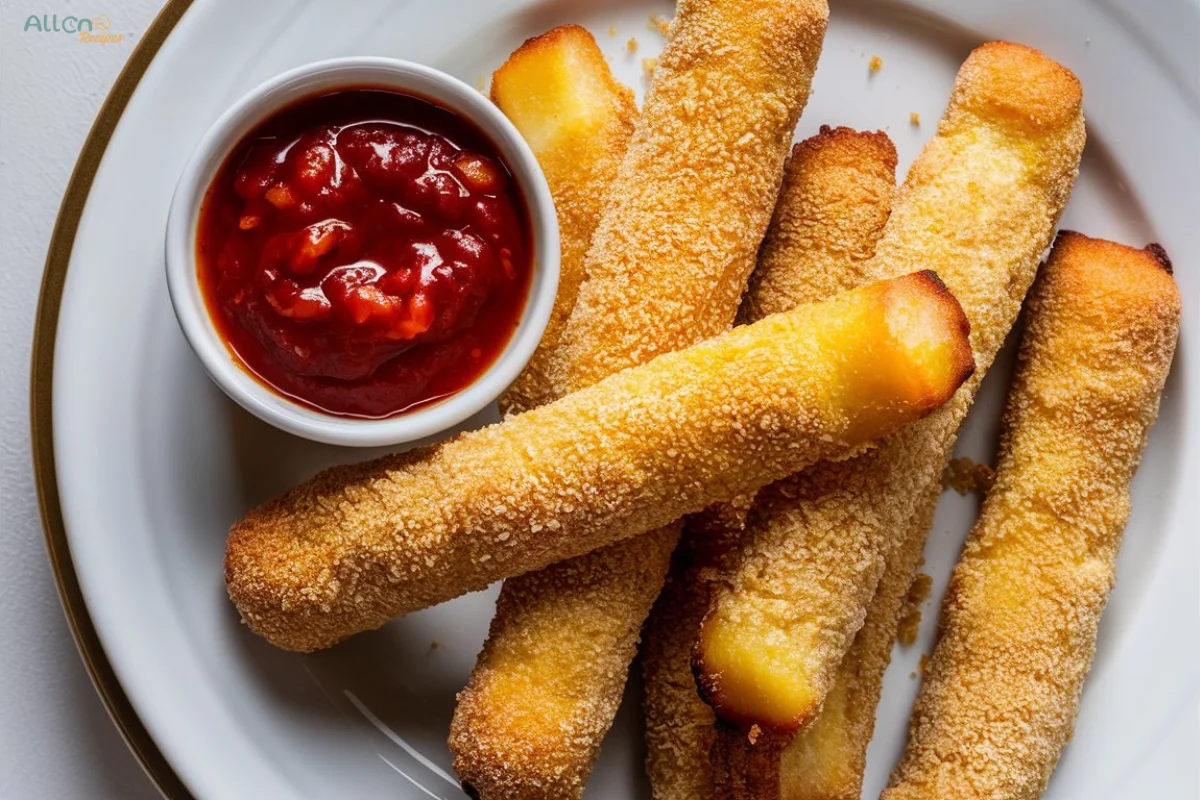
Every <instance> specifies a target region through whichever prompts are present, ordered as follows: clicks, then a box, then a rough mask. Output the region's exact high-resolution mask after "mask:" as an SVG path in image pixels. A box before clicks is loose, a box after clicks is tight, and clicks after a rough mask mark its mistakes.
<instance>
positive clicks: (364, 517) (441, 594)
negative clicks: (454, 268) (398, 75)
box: [225, 272, 974, 651]
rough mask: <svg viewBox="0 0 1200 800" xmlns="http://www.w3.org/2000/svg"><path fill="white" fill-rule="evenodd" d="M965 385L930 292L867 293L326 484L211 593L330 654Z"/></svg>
mask: <svg viewBox="0 0 1200 800" xmlns="http://www.w3.org/2000/svg"><path fill="white" fill-rule="evenodd" d="M973 367H974V365H973V362H972V360H971V354H970V345H969V343H968V335H967V323H966V320H965V318H964V317H963V315H962V310H961V308H960V307H959V305H958V303H957V301H955V299H954V297H953V296H952V295H951V294H950V293H949V292H947V291H946V290H945V287H944V286H942V284H941V282H940V281H939V280H938V279H937V276H936V275H934V274H933V273H931V272H922V273H915V274H913V275H908V276H904V277H903V278H898V279H895V280H892V281H884V282H880V283H876V284H872V285H871V286H867V287H863V288H861V289H856V290H854V291H850V292H845V293H843V294H841V295H838V296H837V297H835V298H833V299H831V300H828V301H826V302H824V303H816V304H811V305H806V306H801V307H800V308H797V309H795V310H794V311H791V312H789V313H787V314H776V315H774V316H771V317H768V318H767V319H764V320H762V321H761V322H758V323H756V324H754V325H746V326H742V327H740V328H736V329H734V330H732V331H730V332H728V333H725V334H722V335H721V336H719V337H716V338H714V339H710V340H708V341H707V342H702V343H700V344H698V345H695V346H693V347H690V348H688V349H686V350H681V351H678V352H675V353H667V354H665V355H662V356H659V357H658V358H656V359H654V360H653V361H651V362H650V363H648V364H644V365H642V366H640V367H631V368H630V369H628V370H624V371H622V372H620V373H617V374H616V375H613V376H612V377H610V378H607V379H605V380H603V381H601V382H599V383H597V384H594V385H593V386H591V387H589V388H587V389H583V390H581V391H579V392H575V393H574V394H571V395H568V396H567V397H564V398H563V399H562V400H559V401H557V402H555V403H551V404H550V405H546V406H542V407H541V408H536V409H534V410H532V411H528V412H526V413H524V414H520V415H517V416H515V417H510V418H509V419H507V420H506V421H504V422H502V423H499V424H496V425H492V426H491V427H488V428H484V429H482V430H478V431H472V432H470V433H464V434H462V435H460V436H458V437H457V438H455V439H452V440H450V441H447V442H443V443H440V444H437V445H434V446H432V447H426V448H421V449H418V450H414V451H410V452H407V453H401V454H396V455H391V456H385V457H383V458H380V459H376V460H374V461H369V462H366V463H362V464H356V465H350V466H343V467H334V468H332V469H329V470H326V471H325V472H323V473H321V474H319V475H317V476H316V477H315V478H313V479H311V480H309V481H308V482H306V483H304V484H302V485H300V486H299V487H297V488H296V489H293V490H292V491H290V492H288V493H287V494H285V495H283V496H282V497H279V498H276V499H275V500H272V501H270V502H267V503H265V504H263V505H261V506H259V507H258V508H256V509H254V510H253V511H251V512H250V513H249V514H248V515H247V516H246V517H245V518H243V519H242V520H241V521H240V522H238V523H237V524H235V525H234V526H233V528H232V529H231V531H230V534H229V541H228V545H227V550H226V557H225V579H226V583H227V586H228V589H229V593H230V596H231V598H232V599H233V601H234V602H235V604H236V605H237V607H238V610H239V611H241V613H242V617H243V619H245V621H246V622H247V624H249V625H250V627H251V629H253V630H254V631H255V632H257V633H259V634H260V635H262V636H264V637H266V638H267V639H268V640H269V641H271V642H273V643H274V644H276V645H278V646H280V647H283V648H284V649H289V650H301V651H307V650H315V649H319V648H322V647H327V646H329V645H332V644H335V643H336V642H338V641H339V640H341V639H343V638H345V637H346V636H349V635H351V634H354V633H357V632H359V631H364V630H370V629H372V628H377V627H379V626H380V625H382V624H383V623H385V622H387V621H388V620H389V619H391V618H393V617H396V616H399V615H401V614H406V613H408V612H410V611H415V610H418V609H420V608H425V607H427V606H430V605H433V604H435V603H439V602H442V601H444V600H449V599H451V598H453V597H457V596H458V595H461V594H464V593H466V592H470V591H474V590H477V589H482V588H484V587H485V586H487V585H488V584H490V583H492V582H494V581H496V580H498V579H501V578H506V577H510V576H512V575H519V574H522V573H525V572H528V571H530V570H534V569H540V568H542V567H544V566H547V565H548V564H550V563H553V562H555V561H558V560H561V559H564V558H572V557H574V556H578V555H581V554H583V553H585V552H590V551H591V550H595V549H596V548H598V547H603V546H605V545H608V544H612V543H613V542H615V541H619V540H621V539H623V538H629V537H631V536H635V535H637V534H639V533H644V532H646V531H650V530H653V529H655V528H657V527H660V526H662V525H665V524H667V523H668V522H669V521H671V520H674V519H678V518H680V517H682V516H683V515H685V514H689V513H694V512H696V511H700V510H701V509H703V508H705V507H707V506H708V505H710V504H712V503H714V502H727V501H729V500H731V499H733V498H734V497H737V496H738V495H739V494H742V493H745V492H748V491H751V490H752V489H753V488H754V487H756V486H760V485H763V484H765V483H769V482H770V481H772V480H777V479H778V478H780V477H782V476H783V475H787V474H790V473H792V472H794V471H796V470H797V469H800V468H802V467H803V466H805V465H807V464H809V463H812V462H813V461H816V460H819V459H821V458H827V457H830V456H835V455H837V454H838V453H839V452H842V451H845V450H846V449H847V448H849V447H853V446H855V445H857V444H859V443H861V442H866V441H870V440H871V439H874V438H876V437H879V436H882V435H885V434H886V433H890V432H891V431H893V430H895V429H896V428H897V427H899V426H902V425H904V424H906V423H907V422H910V421H912V420H914V419H917V418H919V417H921V416H924V415H925V414H926V413H928V412H929V411H931V410H932V409H934V408H936V407H937V406H938V405H940V404H941V403H943V402H945V401H946V400H947V399H949V398H950V397H951V396H952V395H953V393H954V391H955V390H957V388H958V387H959V385H961V383H962V382H963V381H964V380H965V379H966V378H967V377H968V376H969V375H970V373H971V372H972V370H973Z"/></svg>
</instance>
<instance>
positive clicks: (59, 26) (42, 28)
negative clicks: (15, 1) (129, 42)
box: [25, 14, 124, 44]
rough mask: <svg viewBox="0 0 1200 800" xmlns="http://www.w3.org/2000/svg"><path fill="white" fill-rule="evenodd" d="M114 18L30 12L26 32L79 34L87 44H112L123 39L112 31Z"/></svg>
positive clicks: (104, 15) (80, 38)
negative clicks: (62, 15) (60, 15)
mask: <svg viewBox="0 0 1200 800" xmlns="http://www.w3.org/2000/svg"><path fill="white" fill-rule="evenodd" d="M111 29H112V20H110V19H109V18H108V15H107V14H97V15H96V16H94V17H76V16H74V15H71V16H66V17H62V18H59V16H58V14H42V15H40V16H39V15H37V14H30V15H29V16H28V17H26V18H25V32H26V33H28V32H29V31H36V32H38V33H65V34H68V35H70V36H78V37H79V41H81V42H84V43H86V44H112V43H116V42H120V41H122V40H123V38H124V37H123V36H122V34H119V33H112V32H111Z"/></svg>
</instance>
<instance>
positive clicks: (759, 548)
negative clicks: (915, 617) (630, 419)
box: [694, 42, 1084, 732]
mask: <svg viewBox="0 0 1200 800" xmlns="http://www.w3.org/2000/svg"><path fill="white" fill-rule="evenodd" d="M1081 106H1082V92H1081V89H1080V86H1079V82H1078V80H1077V79H1076V78H1075V76H1074V75H1072V74H1071V73H1070V72H1069V71H1068V70H1067V69H1065V68H1064V67H1062V66H1060V65H1059V64H1057V63H1055V62H1054V61H1051V60H1050V59H1048V58H1046V57H1045V56H1043V55H1042V54H1040V53H1039V52H1037V51H1036V50H1033V49H1030V48H1027V47H1024V46H1021V45H1015V44H1009V43H1003V42H996V43H991V44H986V45H983V46H982V47H980V48H977V49H976V50H975V51H974V52H973V53H972V54H971V56H970V57H969V58H968V59H967V61H966V63H964V64H963V66H962V68H961V69H960V71H959V74H958V78H957V80H956V81H955V87H954V91H953V94H952V96H951V99H950V104H949V106H948V108H947V110H946V113H945V116H944V117H943V119H942V120H941V122H940V124H939V126H938V132H937V135H936V136H935V137H934V138H933V139H932V140H931V141H930V142H929V143H927V144H926V146H925V148H924V149H923V150H922V152H921V155H920V156H919V157H918V159H917V160H916V162H915V163H914V164H913V166H912V168H911V169H910V171H909V174H908V177H907V178H906V180H905V182H904V184H903V186H902V187H901V189H900V191H899V194H898V196H897V200H896V204H895V207H894V209H893V212H892V215H891V217H890V218H889V220H888V223H887V226H886V228H885V230H884V235H883V238H882V239H881V240H880V242H879V245H878V247H877V249H876V253H875V257H874V258H873V259H872V260H871V262H870V263H869V264H868V265H867V270H866V271H867V272H868V274H870V276H871V277H873V278H880V277H886V276H888V275H890V274H895V273H904V272H907V271H909V270H911V269H912V267H913V265H915V264H922V265H927V266H931V267H933V268H935V269H936V270H938V272H939V274H941V275H943V276H944V278H945V280H946V284H947V286H949V287H950V288H951V291H953V293H954V294H955V296H956V297H958V298H959V299H960V300H961V301H962V303H963V308H964V310H965V312H966V314H967V316H968V319H970V321H971V346H972V351H973V353H974V356H975V361H976V364H977V366H978V368H979V369H978V371H977V373H976V374H975V376H973V377H972V378H971V380H969V381H967V382H966V384H964V387H963V388H962V389H960V390H959V392H958V394H957V395H956V396H955V398H954V399H952V400H951V401H950V403H948V404H947V405H946V406H945V407H944V408H942V409H939V410H938V411H937V412H935V413H934V414H932V415H930V417H928V418H927V419H926V420H923V421H922V422H921V423H920V424H918V425H913V426H909V427H908V428H905V429H903V430H901V431H900V432H898V433H897V434H896V435H894V436H892V437H890V438H889V439H887V440H885V441H884V442H881V443H880V444H879V445H878V446H877V447H875V448H874V449H872V450H870V451H868V452H866V453H864V454H862V455H860V456H858V457H856V458H853V459H850V460H848V461H842V462H831V463H828V464H821V465H818V466H817V467H815V468H814V469H810V470H806V471H805V472H804V473H801V474H800V475H797V476H794V477H792V478H790V479H787V480H784V481H782V482H780V483H778V484H776V485H773V486H771V487H768V488H766V489H763V490H762V491H760V493H759V496H758V501H757V502H756V504H755V507H754V510H753V511H752V512H751V516H750V521H749V524H748V526H747V531H746V535H745V536H744V537H743V543H742V546H741V548H740V549H739V554H738V558H737V565H736V567H735V568H734V569H733V570H732V571H731V572H730V574H729V575H728V576H727V579H726V580H723V581H722V582H721V583H720V585H719V586H718V587H716V591H714V599H713V602H712V603H711V605H710V608H709V612H708V614H707V615H706V618H705V622H704V624H703V626H702V629H701V636H700V639H699V642H698V644H697V651H696V654H695V659H694V661H695V666H696V671H697V675H698V678H699V681H700V686H701V688H702V690H703V691H704V693H705V696H706V697H707V699H709V701H710V702H711V703H712V704H713V705H714V707H715V709H716V711H717V714H718V716H720V717H721V718H722V719H724V720H726V721H727V722H729V723H731V724H734V725H737V726H740V727H742V728H743V729H744V730H745V729H749V728H750V726H751V725H755V724H757V725H759V726H761V727H762V728H763V729H765V730H768V731H777V732H787V731H794V730H796V729H797V728H799V727H800V726H802V725H805V724H807V723H808V722H810V721H811V720H812V719H813V718H814V717H815V716H816V714H817V712H818V711H819V709H820V707H821V703H822V702H823V701H824V699H825V695H826V694H827V692H828V691H829V689H830V687H831V686H832V683H833V680H834V676H835V673H836V669H837V666H838V664H839V663H840V662H841V661H842V658H843V656H844V655H845V653H846V651H847V650H848V649H849V647H850V645H851V643H852V642H853V639H854V636H855V634H856V633H857V631H858V629H859V628H860V627H862V624H863V620H864V619H865V617H866V611H867V606H868V604H869V603H870V600H871V598H872V597H873V596H874V593H875V588H876V586H877V584H878V582H879V578H880V576H881V575H882V573H883V569H884V564H885V561H886V559H887V557H888V553H889V552H890V551H891V549H893V548H894V547H895V546H896V543H897V542H898V541H899V539H900V538H901V533H900V532H902V531H904V530H907V529H908V524H909V521H910V520H911V519H912V518H913V516H914V514H916V513H917V510H918V509H917V508H916V505H917V503H918V500H919V498H921V497H923V496H925V489H926V486H927V484H928V483H930V482H933V481H937V480H939V479H940V477H941V474H942V470H943V468H944V466H945V463H946V459H947V458H948V457H949V455H950V453H951V451H952V449H953V443H954V438H955V435H956V432H957V430H958V427H959V425H960V423H961V422H962V419H963V417H964V416H965V415H966V412H967V410H968V408H969V407H970V404H971V400H972V399H973V397H974V393H975V390H976V389H977V388H978V385H979V382H980V381H981V380H982V377H983V374H984V372H986V370H987V368H988V367H989V366H990V365H991V363H992V360H993V359H994V357H995V355H996V352H997V350H998V349H999V347H1000V345H1001V343H1002V342H1003V340H1004V337H1005V335H1006V334H1007V332H1008V330H1009V329H1010V328H1011V327H1012V324H1013V322H1014V321H1015V319H1016V316H1017V312H1018V310H1019V308H1020V304H1021V301H1022V298H1023V297H1024V295H1025V292H1026V290H1027V289H1028V287H1029V285H1030V284H1031V283H1032V281H1033V276H1034V273H1035V270H1036V267H1037V263H1038V260H1039V258H1040V256H1041V253H1042V252H1043V251H1044V250H1045V249H1046V247H1047V246H1048V245H1049V244H1050V240H1051V236H1052V234H1053V231H1054V227H1055V225H1056V224H1057V221H1058V217H1059V215H1060V213H1061V211H1062V209H1063V206H1064V205H1065V204H1066V200H1067V196H1068V194H1069V192H1070V189H1071V186H1072V184H1073V183H1074V179H1075V176H1076V173H1077V171H1078V166H1079V159H1080V156H1081V154H1082V151H1083V143H1084V125H1083V116H1082V112H1081Z"/></svg>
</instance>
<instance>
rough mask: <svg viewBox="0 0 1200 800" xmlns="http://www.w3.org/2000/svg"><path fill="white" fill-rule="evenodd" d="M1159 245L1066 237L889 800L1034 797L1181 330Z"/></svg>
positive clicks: (1091, 648) (1038, 291) (1047, 280)
mask: <svg viewBox="0 0 1200 800" xmlns="http://www.w3.org/2000/svg"><path fill="white" fill-rule="evenodd" d="M1160 253H1161V249H1158V250H1151V249H1149V248H1148V249H1146V250H1135V249H1133V248H1130V247H1124V246H1122V245H1118V244H1114V243H1112V242H1105V241H1100V240H1095V239H1089V238H1087V237H1085V236H1082V235H1079V234H1073V233H1067V234H1063V235H1062V236H1061V237H1060V238H1059V241H1058V243H1057V245H1056V246H1055V248H1054V251H1053V253H1052V254H1051V256H1050V260H1049V261H1048V262H1047V264H1046V266H1045V267H1044V268H1043V269H1042V273H1041V275H1040V276H1039V278H1038V282H1037V284H1036V286H1035V287H1034V290H1033V292H1032V295H1031V298H1030V301H1029V314H1028V324H1027V327H1026V330H1025V334H1024V336H1023V338H1022V341H1021V349H1020V352H1019V355H1018V362H1017V370H1016V373H1015V376H1014V378H1013V384H1012V388H1011V390H1010V392H1009V399H1008V405H1007V408H1006V411H1005V417H1004V429H1003V434H1002V435H1001V439H1000V456H999V462H998V467H997V471H996V482H995V485H994V487H993V489H992V491H991V492H990V493H989V494H988V498H987V500H986V501H985V503H984V507H983V512H982V514H981V516H980V519H979V522H978V523H977V524H976V526H975V529H974V530H973V531H972V533H971V536H970V537H969V538H968V540H967V544H966V547H965V549H964V551H963V555H962V558H961V560H960V561H959V563H958V566H957V567H956V568H955V570H954V573H953V575H952V577H951V580H950V586H949V589H948V591H947V594H946V599H945V602H944V605H943V607H942V619H941V621H940V639H939V641H938V644H937V646H936V647H935V649H934V651H933V656H932V658H931V660H930V662H929V664H928V666H927V668H926V671H925V680H924V683H923V685H922V687H921V690H920V694H919V695H918V697H917V703H916V706H915V708H914V709H913V716H912V727H911V730H910V734H909V743H908V747H907V749H906V750H905V753H904V756H903V758H902V759H901V761H900V764H899V765H898V766H897V767H896V771H895V772H894V773H893V775H892V780H891V788H889V789H888V790H887V791H885V792H884V794H883V797H884V798H886V800H909V799H910V798H922V800H924V798H931V797H954V798H961V800H984V799H985V798H986V800H1000V799H1001V798H1003V799H1004V800H1034V798H1038V797H1040V796H1041V795H1042V792H1043V791H1044V790H1045V788H1046V784H1047V782H1048V781H1049V779H1050V774H1051V773H1052V772H1053V770H1054V767H1055V765H1056V764H1057V763H1058V759H1059V756H1060V754H1061V753H1062V750H1063V748H1064V747H1065V746H1066V744H1067V741H1068V740H1069V739H1070V737H1071V733H1072V730H1073V728H1074V724H1075V715H1076V712H1077V711H1078V707H1079V698H1080V693H1081V690H1082V687H1083V681H1084V678H1085V677H1086V675H1087V673H1088V670H1089V669H1090V667H1091V662H1092V657H1093V655H1094V654H1095V650H1096V631H1097V627H1098V625H1099V623H1100V615H1101V614H1102V613H1103V611H1104V606H1105V604H1106V603H1107V601H1108V595H1109V592H1110V590H1111V589H1112V586H1113V583H1114V581H1115V568H1116V563H1115V562H1116V556H1117V550H1118V548H1119V546H1120V541H1121V534H1122V531H1123V529H1124V527H1125V521H1126V520H1127V519H1128V516H1129V509H1130V494H1129V482H1130V480H1131V479H1132V478H1133V474H1134V472H1135V470H1136V469H1137V466H1138V462H1139V461H1140V460H1141V456H1142V451H1143V448H1144V447H1145V445H1146V436H1147V433H1148V431H1149V429H1150V427H1151V425H1153V423H1154V420H1155V417H1156V416H1157V415H1158V405H1159V398H1160V395H1161V393H1162V388H1163V384H1164V382H1165V381H1166V378H1167V373H1168V371H1169V370H1170V365H1171V359H1172V357H1173V355H1174V351H1175V344H1176V341H1177V338H1178V333H1179V315H1180V296H1179V290H1178V288H1177V287H1176V285H1175V282H1174V280H1173V279H1172V278H1171V276H1170V274H1169V273H1168V271H1167V270H1166V269H1164V262H1162V261H1160V258H1159V254H1160Z"/></svg>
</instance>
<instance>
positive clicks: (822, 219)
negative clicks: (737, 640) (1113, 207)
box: [642, 128, 896, 800]
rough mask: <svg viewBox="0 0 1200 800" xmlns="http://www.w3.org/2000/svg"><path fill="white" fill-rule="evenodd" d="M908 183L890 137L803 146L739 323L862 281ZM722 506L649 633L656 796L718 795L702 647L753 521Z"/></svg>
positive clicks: (692, 534) (704, 523) (672, 583)
mask: <svg viewBox="0 0 1200 800" xmlns="http://www.w3.org/2000/svg"><path fill="white" fill-rule="evenodd" d="M895 189H896V149H895V147H894V146H893V145H892V142H891V140H890V139H888V137H887V135H886V134H883V133H859V132H857V131H853V130H851V129H849V128H836V129H832V130H831V129H829V128H822V130H821V133H820V134H819V135H817V136H814V137H812V138H810V139H806V140H804V141H803V142H800V143H798V144H796V145H795V146H794V147H793V148H792V155H791V157H790V158H789V159H788V162H787V165H786V166H785V168H784V179H783V185H782V187H781V188H780V192H779V199H778V201H777V202H776V205H775V212H774V215H773V216H772V218H771V225H770V227H769V228H768V230H767V235H766V238H765V239H764V240H763V244H762V247H761V248H760V250H759V255H758V263H757V265H756V267H755V269H754V273H753V274H752V276H751V278H750V288H749V289H748V290H747V292H746V294H745V295H744V296H743V298H742V307H741V309H740V310H739V312H738V318H739V320H740V321H742V322H753V321H756V320H758V319H761V318H762V317H764V316H767V315H768V314H773V313H779V312H782V311H786V310H788V309H790V308H793V307H795V306H797V305H801V304H804V303H807V302H813V301H818V300H821V299H824V298H826V297H829V296H832V295H834V294H837V293H838V292H840V291H843V290H845V289H848V288H852V287H853V286H856V285H858V284H859V283H861V282H862V265H863V263H864V262H866V261H867V260H869V259H870V257H871V256H872V255H873V253H874V250H875V242H876V241H877V240H878V238H879V236H880V234H881V233H882V232H883V226H884V223H885V222H887V218H888V213H889V212H890V210H891V204H892V196H893V194H894V193H895ZM747 510H749V509H748V506H746V507H743V508H737V507H730V506H720V507H718V508H717V509H714V510H712V511H706V512H702V513H701V514H698V515H694V516H692V517H690V518H689V519H688V522H687V524H686V533H685V537H684V539H683V541H682V542H681V543H680V544H679V546H678V548H677V549H676V553H675V555H674V557H673V560H672V561H673V563H672V569H671V573H670V574H669V576H668V579H667V583H666V585H665V586H664V587H663V592H662V594H661V595H660V596H659V598H658V600H657V601H656V602H655V605H654V610H653V612H652V613H651V615H650V618H649V621H648V622H647V625H646V630H645V633H644V635H643V643H642V669H643V675H644V678H645V680H644V684H645V700H644V707H645V717H646V771H647V773H648V774H649V776H650V786H651V790H652V792H653V796H654V798H655V800H694V798H708V797H710V796H711V794H712V791H713V787H714V779H713V774H712V770H711V768H710V765H709V750H710V749H711V748H712V745H713V743H714V741H715V738H716V729H715V727H714V726H715V723H716V717H715V715H714V714H713V712H712V709H711V708H710V707H709V706H708V704H706V703H705V702H704V701H703V700H701V699H700V697H699V695H698V694H697V693H696V683H695V680H694V679H693V677H692V667H691V651H692V645H693V643H694V642H695V639H696V634H697V633H698V631H699V627H700V619H701V617H702V616H703V614H704V610H705V609H706V608H707V606H708V586H707V581H708V579H709V578H710V576H711V575H713V574H720V571H721V567H720V564H721V561H720V560H721V557H722V556H723V554H725V553H726V552H728V551H729V550H730V549H732V546H733V544H734V543H735V542H736V540H737V536H738V535H739V534H740V533H741V530H742V527H743V525H744V522H745V512H746V511H747Z"/></svg>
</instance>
